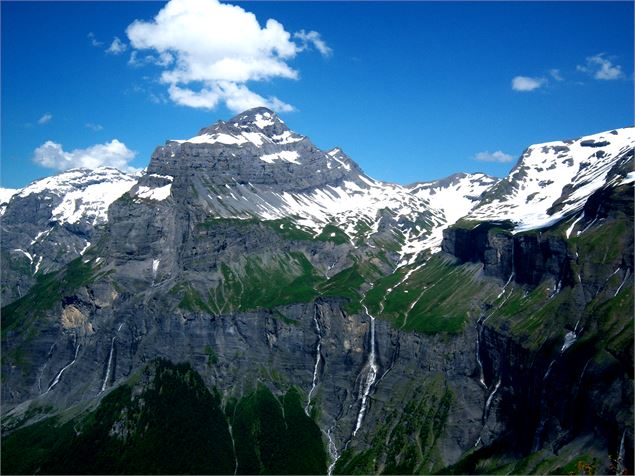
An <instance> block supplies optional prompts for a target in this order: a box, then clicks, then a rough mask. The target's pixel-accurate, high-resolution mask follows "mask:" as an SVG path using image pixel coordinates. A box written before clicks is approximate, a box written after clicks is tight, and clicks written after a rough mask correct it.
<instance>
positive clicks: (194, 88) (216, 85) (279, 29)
mask: <svg viewBox="0 0 635 476" xmlns="http://www.w3.org/2000/svg"><path fill="white" fill-rule="evenodd" d="M126 33H127V35H128V39H129V40H130V44H131V47H132V48H133V49H134V50H153V51H154V52H155V53H154V54H152V55H148V56H145V57H144V58H142V59H140V58H139V55H138V54H137V51H133V52H132V54H131V57H130V62H129V63H130V64H132V65H139V64H140V63H141V64H142V63H153V64H156V65H158V66H160V67H162V68H164V71H163V73H162V74H161V82H162V83H164V84H166V85H167V87H168V93H169V96H170V99H171V100H172V101H174V102H176V103H177V104H181V105H184V106H189V107H194V108H204V109H211V108H214V107H216V106H218V105H219V104H221V103H225V104H226V105H227V107H228V108H230V109H232V110H234V111H241V110H243V109H244V107H245V105H247V106H248V107H254V106H268V107H272V108H273V109H277V110H279V111H280V110H282V111H284V110H290V109H292V106H290V105H289V104H286V103H284V102H282V101H281V100H279V99H277V98H275V97H269V98H264V97H262V96H260V95H258V94H257V93H255V92H253V91H252V90H251V89H249V87H247V85H246V83H247V82H248V81H252V82H253V81H266V80H271V79H275V78H286V79H298V77H299V74H298V72H297V71H296V70H294V69H293V68H292V67H291V66H289V64H288V61H289V60H291V59H293V58H294V57H295V56H296V55H297V54H298V53H299V52H301V51H303V50H305V49H307V45H308V44H312V45H314V46H315V48H316V49H317V50H318V51H320V53H322V54H323V55H327V54H330V51H331V50H330V48H329V47H328V46H327V45H326V43H325V42H324V40H322V38H321V37H320V35H319V33H317V32H313V31H311V32H309V33H306V32H304V31H300V32H298V33H296V35H294V36H293V37H294V38H297V39H298V40H299V43H296V42H295V41H293V40H292V35H291V33H289V32H287V31H286V30H285V29H284V26H283V25H282V24H280V23H279V22H278V21H276V20H274V19H268V20H267V21H266V23H265V26H264V28H263V27H261V25H260V23H259V22H258V20H257V19H256V16H255V15H254V14H253V13H250V12H248V11H246V10H244V9H243V8H241V7H240V6H237V5H229V4H223V3H220V2H219V1H218V0H171V1H170V2H168V3H167V4H166V5H165V6H164V7H163V8H162V9H161V10H160V11H159V13H157V15H156V16H155V17H154V19H153V20H151V21H147V22H146V21H140V20H136V21H134V22H133V23H132V24H130V25H129V26H128V28H127V30H126ZM155 55H156V56H155Z"/></svg>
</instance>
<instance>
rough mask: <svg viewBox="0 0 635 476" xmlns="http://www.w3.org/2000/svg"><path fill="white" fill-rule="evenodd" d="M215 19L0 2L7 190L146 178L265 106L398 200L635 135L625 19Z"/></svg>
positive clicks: (351, 9) (393, 6)
mask: <svg viewBox="0 0 635 476" xmlns="http://www.w3.org/2000/svg"><path fill="white" fill-rule="evenodd" d="M208 1H209V2H210V3H209V5H208V6H209V9H208V10H205V11H203V13H201V12H196V11H190V10H191V9H193V7H192V5H193V3H191V2H190V1H189V0H173V2H172V4H171V6H170V7H171V8H172V10H170V11H178V12H180V13H181V14H182V17H179V18H181V19H182V21H183V22H185V23H184V24H183V25H184V27H182V28H178V29H177V33H176V34H174V30H171V28H172V26H171V21H169V20H168V21H163V20H161V19H158V20H156V21H155V16H156V15H157V14H158V13H159V11H160V10H162V8H164V7H165V6H166V4H165V3H162V2H99V3H97V2H85V3H84V2H64V3H62V2H45V3H35V2H25V3H19V2H2V3H1V4H0V5H1V8H2V57H1V60H2V145H1V153H2V157H1V161H2V162H1V165H2V169H1V171H2V176H1V184H2V186H4V187H20V186H24V185H26V184H27V183H28V182H29V181H31V180H33V179H36V178H39V177H43V176H46V175H50V174H52V173H55V172H56V170H57V169H60V168H63V167H66V166H71V165H76V164H78V163H80V164H99V163H108V164H116V165H119V166H121V167H126V166H129V167H137V168H141V167H145V166H146V165H147V163H148V161H149V158H150V155H151V153H152V151H153V150H154V148H155V147H156V146H158V145H161V144H163V143H164V141H165V140H167V139H179V138H180V139H182V138H188V137H192V136H193V135H195V134H196V132H197V131H198V130H199V129H200V128H202V127H204V126H206V125H209V124H211V123H213V122H215V121H216V120H218V119H227V118H229V117H231V116H232V115H234V113H235V111H237V110H238V109H239V108H240V107H241V106H242V105H243V104H248V105H249V104H253V103H254V101H255V102H258V101H261V102H264V103H265V104H269V105H272V104H273V106H274V107H276V108H277V109H278V110H279V111H281V112H280V116H281V117H282V118H283V119H284V120H285V121H286V122H287V124H288V125H289V126H290V127H291V128H292V129H294V130H296V131H297V132H300V133H303V134H305V135H308V136H310V137H311V138H312V140H313V141H314V142H315V143H316V145H318V146H319V147H321V148H323V149H329V148H331V147H334V146H340V147H342V148H343V150H344V151H345V152H347V153H348V154H349V155H350V156H351V157H352V158H353V159H354V160H356V161H357V162H358V163H359V164H360V165H361V166H362V168H363V169H364V170H365V171H366V172H367V173H368V174H369V175H371V176H372V177H374V178H377V179H382V180H387V181H394V182H399V183H411V182H414V181H421V180H431V179H435V178H440V177H443V176H447V175H449V174H451V173H454V172H459V171H465V172H475V171H482V172H486V173H489V174H492V175H498V176H501V175H505V174H506V173H507V172H508V171H509V169H510V168H511V167H512V166H513V164H514V162H515V161H516V158H517V157H518V156H519V155H520V153H521V152H522V151H523V149H524V148H525V147H527V146H528V145H530V144H532V143H537V142H544V141H549V140H558V139H565V138H569V137H577V136H581V135H586V134H590V133H594V132H599V131H602V130H607V129H613V128H617V127H625V126H631V125H633V113H634V112H633V101H634V98H633V43H632V39H633V6H632V3H630V2H614V3H611V2H598V3H595V2H581V3H577V2H527V3H503V2H470V3H462V2H432V3H423V2H422V3H419V2H402V3H388V2H386V3H383V2H371V3H364V2H280V3H270V2H234V3H233V5H236V6H238V7H240V9H242V10H239V9H235V8H233V9H227V8H224V7H222V6H221V7H219V6H218V4H217V3H215V2H213V1H212V0H208ZM199 4H201V2H200V0H199ZM196 8H199V7H196ZM206 8H207V7H206ZM188 9H190V10H188ZM205 12H207V13H210V14H211V15H216V16H217V18H209V19H208V18H206V17H205V14H206V13H205ZM247 12H251V13H253V14H254V15H255V18H256V19H257V23H254V19H253V17H251V16H250V15H248V14H247ZM165 13H166V12H164V16H165ZM225 15H226V17H225ZM268 19H273V20H275V22H270V23H269V24H268V23H267V20H268ZM135 20H139V21H140V22H142V23H137V25H136V27H133V28H129V25H131V24H132V23H133V22H134V21H135ZM187 22H192V26H191V28H190V26H189V24H188V23H187ZM197 22H202V23H197ZM208 23H209V24H213V25H216V26H215V27H214V28H213V30H214V31H213V32H209V31H208V30H209V29H207V30H205V29H204V31H203V36H201V37H200V38H199V37H197V35H198V34H199V33H198V32H199V30H198V29H197V25H198V26H200V25H207V24H208ZM254 25H256V26H254ZM183 32H187V34H185V33H183ZM208 34H209V35H211V36H209V37H208V36H204V35H208ZM199 36H200V35H199ZM115 37H117V38H118V39H119V41H115V40H114V39H115ZM263 45H266V47H263ZM254 51H256V52H258V54H261V57H260V56H258V57H256V60H253V61H252V59H253V58H254ZM131 56H132V61H131ZM246 58H247V59H246ZM250 58H251V59H250ZM131 63H135V64H131ZM177 64H178V65H179V66H178V67H177V66H175V65H177ZM274 98H276V99H274ZM290 109H293V110H290ZM477 158H480V159H489V160H490V161H483V160H476V159H477ZM491 160H495V161H491ZM56 168H57V169H56Z"/></svg>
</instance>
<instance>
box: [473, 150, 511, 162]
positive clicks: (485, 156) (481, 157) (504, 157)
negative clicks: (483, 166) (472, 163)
mask: <svg viewBox="0 0 635 476" xmlns="http://www.w3.org/2000/svg"><path fill="white" fill-rule="evenodd" d="M474 160H478V161H479V162H499V163H502V164H504V163H506V162H511V161H512V160H514V158H513V157H512V156H511V155H509V154H505V153H504V152H502V151H500V150H497V151H496V152H488V151H485V152H479V153H478V154H476V155H475V156H474Z"/></svg>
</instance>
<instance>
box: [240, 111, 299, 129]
mask: <svg viewBox="0 0 635 476" xmlns="http://www.w3.org/2000/svg"><path fill="white" fill-rule="evenodd" d="M228 122H229V123H230V124H234V125H235V124H238V125H242V126H244V125H251V124H253V125H255V126H256V127H258V128H259V129H261V130H264V129H265V128H267V127H271V126H273V125H275V124H284V121H283V120H282V119H280V118H279V117H278V115H277V114H276V113H275V112H273V111H272V110H271V109H267V108H266V107H254V108H252V109H247V110H246V111H243V112H241V113H240V114H237V115H236V116H234V117H232V118H231V119H230V120H229V121H228ZM285 127H286V126H285Z"/></svg>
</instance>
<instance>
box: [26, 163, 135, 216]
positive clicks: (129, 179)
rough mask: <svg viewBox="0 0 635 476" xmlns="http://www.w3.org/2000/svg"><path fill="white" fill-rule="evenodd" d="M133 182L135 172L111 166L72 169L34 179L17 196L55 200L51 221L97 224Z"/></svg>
mask: <svg viewBox="0 0 635 476" xmlns="http://www.w3.org/2000/svg"><path fill="white" fill-rule="evenodd" d="M136 182H137V177H136V176H135V175H130V174H125V173H123V172H121V171H119V170H117V169H115V168H112V167H100V168H97V169H94V170H89V169H72V170H68V171H66V172H62V173H60V174H57V175H53V176H51V177H47V178H43V179H41V180H36V181H34V182H32V183H30V184H29V185H27V186H26V187H24V188H23V189H21V190H20V191H19V193H18V194H17V196H18V197H20V198H26V197H28V196H30V195H33V194H42V195H43V196H44V197H46V198H45V199H46V200H54V201H56V202H59V203H56V206H55V207H54V208H53V209H52V210H51V217H50V221H52V222H58V223H78V222H79V221H80V220H83V221H86V222H90V223H91V224H92V225H97V224H100V223H104V222H105V221H106V220H107V212H108V207H109V206H110V204H111V203H112V202H114V201H115V200H116V199H117V198H119V197H121V195H123V194H124V193H125V192H127V191H128V190H130V188H131V187H132V186H133V185H134V184H135V183H136ZM56 199H57V200H56Z"/></svg>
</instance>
